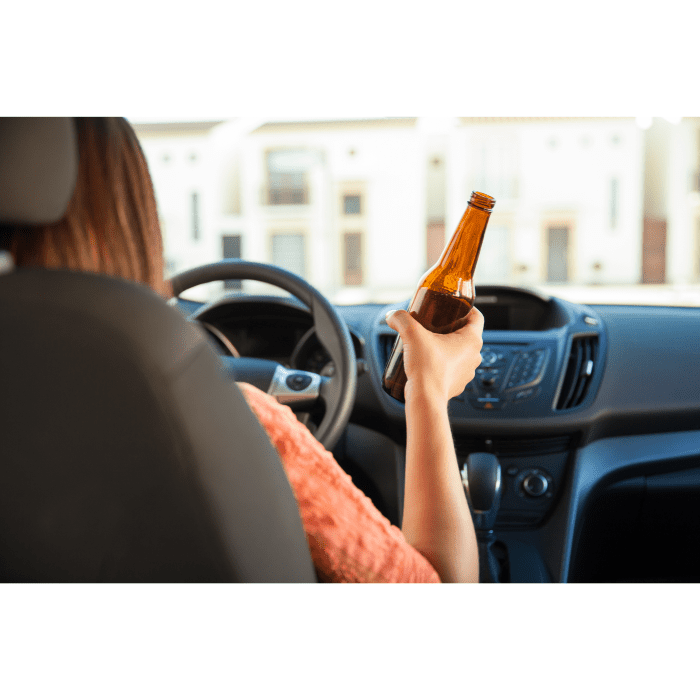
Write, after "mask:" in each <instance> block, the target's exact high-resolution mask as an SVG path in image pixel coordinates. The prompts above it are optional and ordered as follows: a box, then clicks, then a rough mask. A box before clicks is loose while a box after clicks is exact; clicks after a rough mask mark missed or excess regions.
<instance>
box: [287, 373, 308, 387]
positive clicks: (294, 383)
mask: <svg viewBox="0 0 700 700" xmlns="http://www.w3.org/2000/svg"><path fill="white" fill-rule="evenodd" d="M286 384H287V386H288V387H289V388H290V389H291V390H292V391H303V390H304V389H306V387H307V386H309V384H311V377H309V375H308V374H290V375H289V376H288V377H287V379H286Z"/></svg>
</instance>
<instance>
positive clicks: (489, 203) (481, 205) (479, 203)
mask: <svg viewBox="0 0 700 700" xmlns="http://www.w3.org/2000/svg"><path fill="white" fill-rule="evenodd" d="M469 204H470V205H471V206H472V207H476V208H477V209H482V210H483V211H487V212H489V213H490V212H491V211H493V207H494V205H495V204H496V200H495V199H494V198H493V197H491V196H490V195H488V194H484V193H483V192H472V196H471V199H470V200H469Z"/></svg>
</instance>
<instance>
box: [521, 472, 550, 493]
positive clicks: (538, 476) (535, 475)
mask: <svg viewBox="0 0 700 700" xmlns="http://www.w3.org/2000/svg"><path fill="white" fill-rule="evenodd" d="M549 482H550V480H549V478H548V477H547V475H546V474H545V473H544V472H541V471H539V470H537V469H535V470H532V471H529V472H527V473H526V474H525V476H524V477H523V480H522V487H523V491H525V493H526V494H527V495H528V496H531V497H532V498H540V497H541V496H544V495H545V494H546V493H547V491H548V489H549Z"/></svg>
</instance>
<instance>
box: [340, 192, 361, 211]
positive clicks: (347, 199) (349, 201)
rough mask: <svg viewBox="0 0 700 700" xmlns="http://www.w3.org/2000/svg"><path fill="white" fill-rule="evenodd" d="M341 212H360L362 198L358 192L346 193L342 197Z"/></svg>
mask: <svg viewBox="0 0 700 700" xmlns="http://www.w3.org/2000/svg"><path fill="white" fill-rule="evenodd" d="M343 214H346V215H347V214H351V215H352V214H362V198H361V197H360V195H359V194H346V195H345V196H344V197H343Z"/></svg>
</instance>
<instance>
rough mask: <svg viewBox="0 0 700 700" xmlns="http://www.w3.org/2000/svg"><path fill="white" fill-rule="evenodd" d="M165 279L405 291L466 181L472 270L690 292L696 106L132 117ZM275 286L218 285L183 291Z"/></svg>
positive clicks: (453, 212)
mask: <svg viewBox="0 0 700 700" xmlns="http://www.w3.org/2000/svg"><path fill="white" fill-rule="evenodd" d="M131 121H132V123H133V124H134V127H135V129H136V131H137V133H138V136H139V138H140V140H141V143H142V145H143V149H144V152H145V154H146V158H147V160H148V163H149V167H150V169H151V174H152V177H153V181H154V187H155V190H156V198H157V200H158V206H159V215H160V219H161V225H162V229H163V235H164V240H165V256H166V266H167V273H168V275H173V274H175V273H177V272H180V271H182V270H186V269H189V268H192V267H195V266H197V265H201V264H204V263H209V262H213V261H217V260H221V259H223V258H238V257H240V258H244V259H246V260H251V261H258V262H264V263H272V264H274V265H279V266H281V267H284V268H286V269H288V270H291V271H292V272H295V273H296V274H298V275H301V276H302V277H304V278H305V279H306V280H307V281H308V282H309V283H311V284H312V285H314V286H315V287H317V288H318V289H319V290H320V291H321V292H322V293H323V294H325V295H326V296H327V297H328V298H329V299H330V300H331V301H332V302H334V303H336V304H354V303H365V302H374V303H395V302H401V301H404V300H406V299H408V298H409V297H410V296H412V294H413V292H414V290H415V286H416V283H417V281H418V279H419V278H420V276H421V275H422V274H423V273H424V272H425V270H427V269H428V268H429V267H430V266H431V265H432V264H433V263H434V262H435V261H436V260H437V258H438V256H439V254H440V252H441V251H442V249H443V247H444V245H445V243H446V241H448V240H449V238H450V236H451V235H452V233H453V231H454V229H455V227H456V226H457V224H458V222H459V220H460V218H461V216H462V214H463V212H464V210H465V208H466V205H467V202H468V200H469V197H470V194H471V192H472V191H474V190H477V191H481V192H484V193H487V194H489V195H491V196H493V197H495V199H496V205H495V208H494V211H493V214H492V215H491V219H490V222H489V225H488V228H487V231H486V235H485V238H484V243H483V247H482V250H481V255H480V258H479V263H478V266H477V271H476V276H475V281H476V285H477V290H478V287H479V285H485V284H502V285H510V286H524V287H529V288H534V289H536V290H538V291H541V292H544V293H548V294H552V295H555V296H560V297H563V298H566V299H571V300H572V301H577V302H583V303H603V304H606V303H613V304H615V303H622V304H645V305H646V304H652V305H653V304H664V305H697V304H698V303H700V177H699V173H700V118H682V119H679V118H654V119H645V118H635V117H628V118H627V117H614V118H593V117H582V118H577V117H566V118H533V117H528V118H517V117H508V118H483V117H481V118H463V117H454V118H452V117H450V118H439V119H437V118H421V117H367V118H357V117H355V118H352V119H342V118H337V119H326V120H320V119H319V120H314V119H307V120H304V121H280V120H276V119H274V118H269V119H265V118H261V119H249V118H240V117H238V118H230V119H216V120H210V121H198V122H193V121H176V120H173V121H171V122H168V121H159V122H148V121H143V120H141V121H140V120H138V119H132V120H131ZM223 291H228V292H231V293H241V292H243V293H279V290H273V289H272V288H269V287H267V286H266V285H262V284H260V283H255V282H250V281H247V282H242V283H241V282H239V281H228V282H225V283H219V284H210V285H206V286H204V287H200V288H197V289H195V290H192V291H191V292H189V293H188V294H187V295H186V296H190V298H194V299H199V300H206V299H209V298H212V297H213V296H216V295H218V294H220V293H222V292H223Z"/></svg>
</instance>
